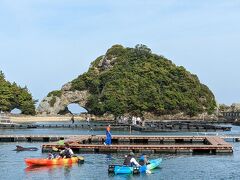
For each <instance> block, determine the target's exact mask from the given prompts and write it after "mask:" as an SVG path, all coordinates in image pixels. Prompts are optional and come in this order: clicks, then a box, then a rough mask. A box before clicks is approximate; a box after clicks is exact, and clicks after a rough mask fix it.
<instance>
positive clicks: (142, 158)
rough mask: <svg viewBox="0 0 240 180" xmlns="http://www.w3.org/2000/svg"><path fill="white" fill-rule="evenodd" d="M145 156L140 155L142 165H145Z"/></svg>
mask: <svg viewBox="0 0 240 180" xmlns="http://www.w3.org/2000/svg"><path fill="white" fill-rule="evenodd" d="M144 159H145V158H144V156H141V157H140V159H139V164H140V165H141V166H143V165H144Z"/></svg>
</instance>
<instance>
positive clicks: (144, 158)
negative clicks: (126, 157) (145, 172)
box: [139, 154, 149, 166]
mask: <svg viewBox="0 0 240 180" xmlns="http://www.w3.org/2000/svg"><path fill="white" fill-rule="evenodd" d="M139 164H140V165H141V166H144V165H147V164H149V161H148V159H147V155H146V154H142V155H141V157H140V160H139Z"/></svg>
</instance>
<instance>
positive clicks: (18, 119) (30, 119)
mask: <svg viewBox="0 0 240 180" xmlns="http://www.w3.org/2000/svg"><path fill="white" fill-rule="evenodd" d="M8 117H9V119H10V120H11V121H12V122H14V123H34V122H71V117H72V116H67V115H65V116H60V115H59V116H25V115H9V116H8ZM90 120H91V121H112V120H111V119H107V118H96V117H90ZM74 121H75V122H76V121H86V116H85V115H74Z"/></svg>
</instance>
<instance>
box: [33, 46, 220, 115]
mask: <svg viewBox="0 0 240 180" xmlns="http://www.w3.org/2000/svg"><path fill="white" fill-rule="evenodd" d="M71 103H77V104H79V105H80V106H81V107H83V108H85V109H86V110H87V111H88V113H89V114H94V115H97V116H103V115H113V116H114V117H119V116H138V117H146V118H147V117H164V116H165V117H167V116H171V117H176V119H177V118H179V116H181V117H183V118H185V117H190V118H191V117H192V118H193V117H200V116H201V115H202V114H206V115H207V114H208V115H211V114H213V113H214V111H215V109H216V101H215V97H214V95H213V93H212V92H211V90H210V89H209V88H208V87H207V86H206V85H204V84H202V83H201V82H200V81H199V79H198V77H197V76H196V75H194V74H191V73H190V72H189V71H187V70H186V69H185V68H184V67H182V66H177V65H175V64H174V63H173V62H172V61H171V60H169V59H167V58H165V57H164V56H161V55H157V54H154V53H152V51H151V49H149V48H148V47H147V46H145V45H136V46H135V47H134V48H129V47H123V46H121V45H114V46H112V47H111V48H110V49H108V50H107V52H106V54H105V55H102V56H100V57H98V58H97V59H96V60H95V61H93V62H92V63H91V66H90V68H89V70H88V71H87V72H86V73H84V74H82V75H80V76H78V77H77V78H76V79H74V80H72V81H70V82H68V83H66V84H65V85H63V87H62V89H60V90H56V91H52V92H50V93H49V94H48V95H47V97H46V98H44V99H43V100H42V102H41V103H40V105H39V107H38V108H37V113H38V114H44V115H58V114H63V115H64V114H67V113H69V110H68V108H67V106H68V105H69V104H71Z"/></svg>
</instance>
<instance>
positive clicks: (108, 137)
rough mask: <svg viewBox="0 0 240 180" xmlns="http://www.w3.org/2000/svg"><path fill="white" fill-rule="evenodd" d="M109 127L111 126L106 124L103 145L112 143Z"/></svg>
mask: <svg viewBox="0 0 240 180" xmlns="http://www.w3.org/2000/svg"><path fill="white" fill-rule="evenodd" d="M110 128H111V126H110V125H108V127H107V128H106V140H105V142H104V145H111V144H112V135H111V132H110Z"/></svg>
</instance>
